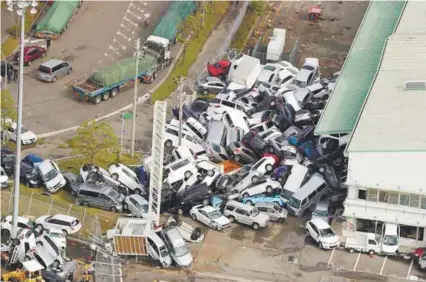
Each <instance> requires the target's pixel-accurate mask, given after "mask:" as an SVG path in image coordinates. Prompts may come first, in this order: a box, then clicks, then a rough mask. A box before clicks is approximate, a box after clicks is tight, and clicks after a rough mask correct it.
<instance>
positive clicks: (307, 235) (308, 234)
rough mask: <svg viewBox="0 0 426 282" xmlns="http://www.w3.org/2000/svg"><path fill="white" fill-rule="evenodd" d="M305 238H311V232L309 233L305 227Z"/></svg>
mask: <svg viewBox="0 0 426 282" xmlns="http://www.w3.org/2000/svg"><path fill="white" fill-rule="evenodd" d="M306 238H308V239H309V238H311V234H310V233H309V230H308V229H306Z"/></svg>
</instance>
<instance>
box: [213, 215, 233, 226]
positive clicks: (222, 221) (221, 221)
mask: <svg viewBox="0 0 426 282" xmlns="http://www.w3.org/2000/svg"><path fill="white" fill-rule="evenodd" d="M214 221H215V222H216V223H217V224H219V225H220V226H223V225H227V224H229V223H230V221H229V219H228V218H227V217H226V216H223V215H222V216H221V217H219V218H216V219H215V220H214Z"/></svg>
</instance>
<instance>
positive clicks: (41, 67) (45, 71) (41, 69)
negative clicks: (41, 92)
mask: <svg viewBox="0 0 426 282" xmlns="http://www.w3.org/2000/svg"><path fill="white" fill-rule="evenodd" d="M38 70H39V71H40V72H44V73H49V74H50V73H51V69H50V68H48V67H45V66H43V65H41V66H40V67H39V68H38Z"/></svg>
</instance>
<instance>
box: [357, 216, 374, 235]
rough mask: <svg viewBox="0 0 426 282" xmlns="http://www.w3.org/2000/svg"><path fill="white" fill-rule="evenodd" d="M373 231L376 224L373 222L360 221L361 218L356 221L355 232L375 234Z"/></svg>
mask: <svg viewBox="0 0 426 282" xmlns="http://www.w3.org/2000/svg"><path fill="white" fill-rule="evenodd" d="M375 230H376V222H375V221H374V220H368V219H361V218H357V219H356V231H359V232H369V233H375Z"/></svg>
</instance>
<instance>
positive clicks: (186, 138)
mask: <svg viewBox="0 0 426 282" xmlns="http://www.w3.org/2000/svg"><path fill="white" fill-rule="evenodd" d="M164 140H165V141H164V146H165V147H167V148H171V147H177V146H178V144H179V127H176V126H173V125H170V124H167V125H166V130H165V131H164ZM182 145H183V146H187V147H188V148H190V149H191V150H193V151H194V152H199V151H203V150H204V148H203V147H202V146H201V145H200V144H198V143H197V141H196V140H195V139H194V138H193V137H192V136H191V134H189V133H188V132H187V131H186V130H182Z"/></svg>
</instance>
